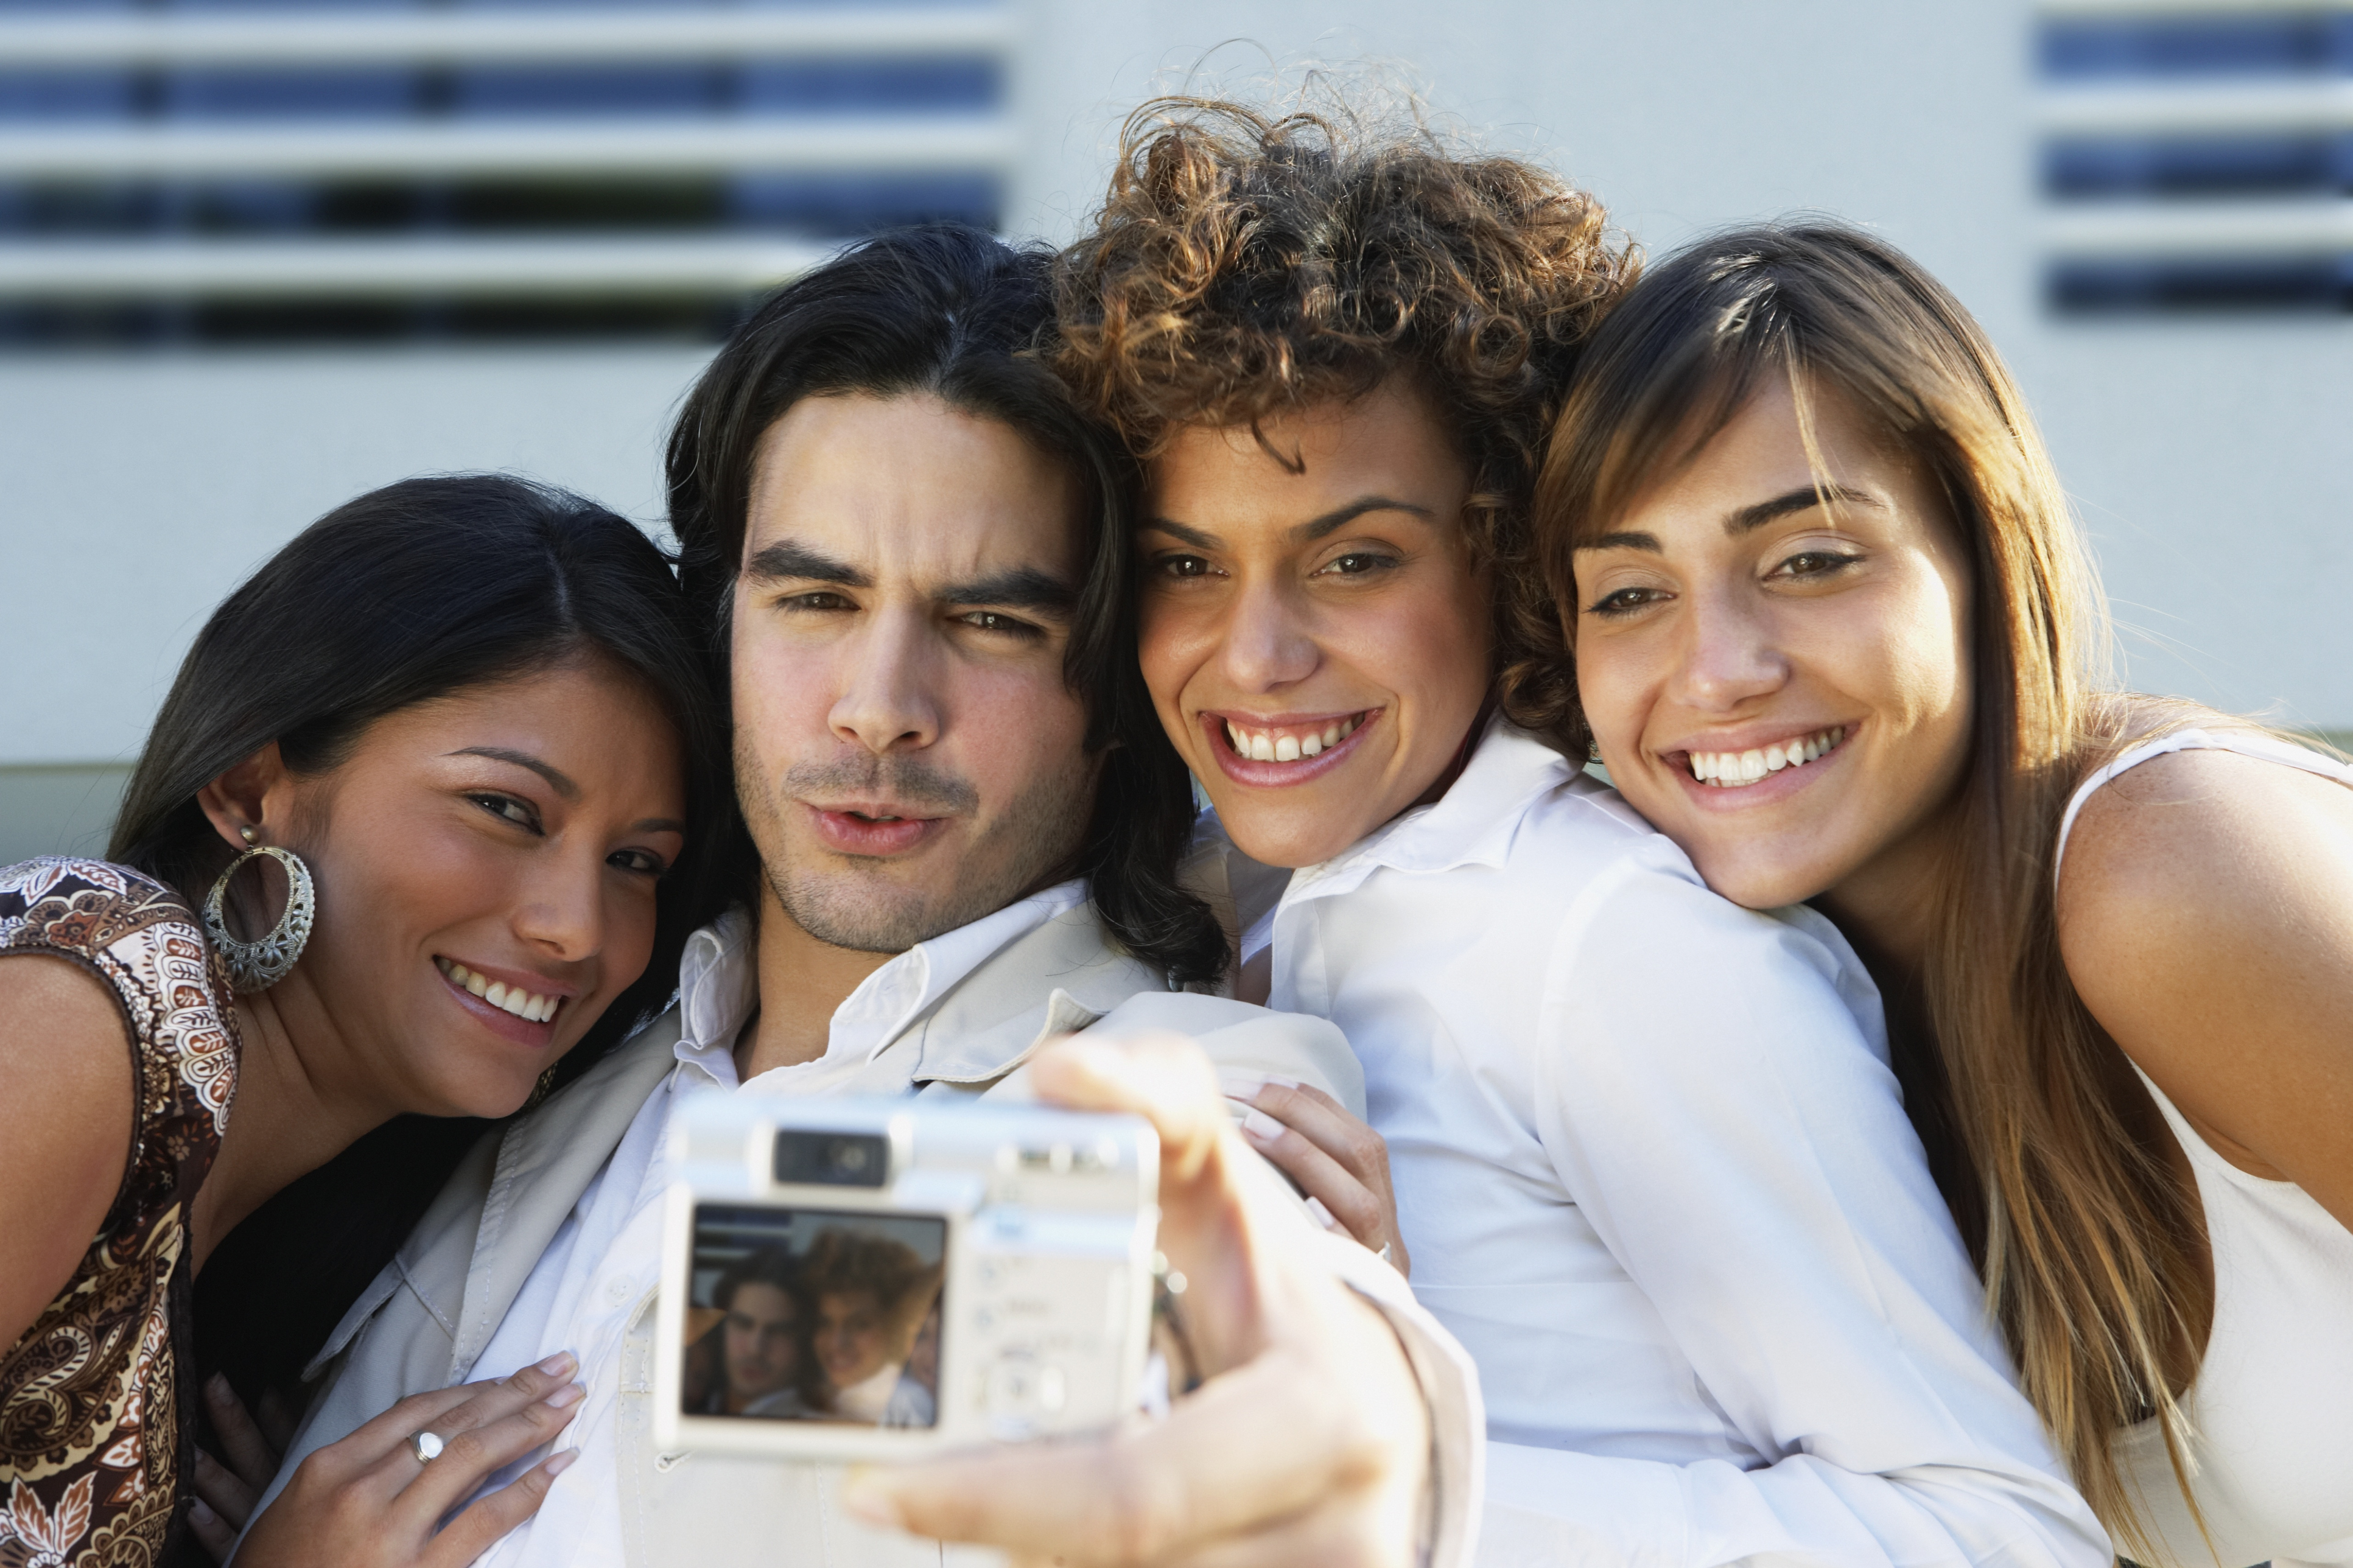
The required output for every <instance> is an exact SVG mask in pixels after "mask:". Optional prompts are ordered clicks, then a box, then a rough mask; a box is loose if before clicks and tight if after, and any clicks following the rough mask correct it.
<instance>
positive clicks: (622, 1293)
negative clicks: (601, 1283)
mask: <svg viewBox="0 0 2353 1568" xmlns="http://www.w3.org/2000/svg"><path fill="white" fill-rule="evenodd" d="M605 1294H606V1295H607V1296H609V1297H611V1298H612V1299H613V1300H615V1301H617V1302H618V1301H626V1300H628V1299H629V1282H628V1280H626V1279H616V1280H614V1281H613V1282H612V1283H611V1284H610V1285H607V1286H606V1287H605Z"/></svg>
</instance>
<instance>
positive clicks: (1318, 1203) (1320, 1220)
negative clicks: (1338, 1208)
mask: <svg viewBox="0 0 2353 1568" xmlns="http://www.w3.org/2000/svg"><path fill="white" fill-rule="evenodd" d="M1307 1212H1308V1213H1309V1214H1312V1215H1314V1216H1315V1223H1316V1224H1317V1225H1320V1226H1323V1227H1324V1229H1325V1230H1337V1229H1339V1228H1340V1222H1339V1221H1338V1220H1336V1219H1334V1218H1333V1217H1332V1211H1331V1210H1330V1209H1327V1208H1325V1207H1324V1200H1323V1199H1322V1198H1309V1199H1308V1200H1307Z"/></svg>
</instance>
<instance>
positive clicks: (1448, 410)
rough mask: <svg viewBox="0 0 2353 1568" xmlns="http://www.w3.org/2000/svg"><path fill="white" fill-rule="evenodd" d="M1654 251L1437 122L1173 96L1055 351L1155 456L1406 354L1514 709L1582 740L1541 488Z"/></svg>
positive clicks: (1064, 270)
mask: <svg viewBox="0 0 2353 1568" xmlns="http://www.w3.org/2000/svg"><path fill="white" fill-rule="evenodd" d="M1639 266H1640V261H1639V254H1638V252H1637V251H1636V250H1635V248H1634V247H1633V246H1632V245H1631V244H1630V243H1628V242H1627V241H1625V240H1624V239H1623V238H1622V237H1616V236H1613V235H1612V234H1611V233H1610V232H1609V228H1608V226H1607V220H1606V216H1605V215H1604V213H1603V212H1602V208H1601V205H1600V203H1599V202H1598V201H1596V200H1595V199H1594V198H1593V197H1591V196H1589V195H1586V194H1585V193H1584V192H1582V191H1579V190H1577V189H1576V188H1575V187H1573V186H1571V185H1570V184H1567V182H1566V181H1564V180H1562V179H1560V178H1559V177H1558V176H1557V175H1555V174H1551V173H1549V172H1548V171H1546V170H1544V169H1541V168H1538V167H1536V166H1535V165H1534V164H1532V163H1525V162H1522V161H1520V160H1517V159H1513V158H1504V157H1495V156H1477V157H1470V156H1458V155H1456V154H1455V153H1452V152H1451V151H1450V150H1449V149H1448V147H1447V146H1446V145H1445V144H1444V143H1443V142H1441V141H1440V139H1439V138H1438V137H1437V136H1436V135H1435V134H1434V133H1432V132H1430V130H1429V129H1428V128H1427V127H1426V126H1424V125H1422V124H1420V123H1419V122H1416V123H1414V124H1412V125H1411V126H1410V127H1409V128H1407V129H1401V130H1400V129H1391V128H1387V127H1382V126H1373V125H1367V124H1366V123H1364V122H1362V121H1358V120H1357V119H1356V118H1355V117H1354V116H1350V115H1346V114H1343V115H1340V116H1336V117H1335V116H1327V115H1324V114H1317V113H1311V112H1304V111H1301V112H1293V113H1289V114H1283V115H1281V116H1279V117H1278V116H1274V115H1271V114H1269V113H1265V112H1261V110H1256V109H1252V108H1250V107H1249V106H1248V105H1245V104H1240V103H1234V102H1228V101H1221V100H1210V99H1201V98H1189V97H1172V98H1163V99H1158V100H1154V101H1153V102H1150V103H1147V104H1145V105H1144V107H1142V108H1141V109H1138V110H1136V111H1135V112H1134V114H1132V115H1130V116H1129V117H1128V120H1127V122H1126V124H1125V126H1124V128H1123V130H1122V132H1121V136H1120V155H1119V165H1118V169H1117V172H1116V173H1115V174H1113V177H1112V185H1111V193H1110V195H1109V197H1108V198H1107V199H1106V200H1105V202H1104V205H1103V212H1102V214H1101V215H1100V216H1098V218H1097V220H1096V222H1095V225H1094V227H1093V229H1092V232H1091V233H1089V234H1088V235H1086V236H1085V237H1083V238H1082V239H1081V240H1079V242H1078V243H1077V244H1075V245H1073V246H1071V247H1070V248H1069V249H1068V250H1066V251H1064V252H1063V254H1062V257H1061V263H1060V267H1059V268H1058V269H1057V277H1056V308H1057V315H1058V317H1059V323H1058V325H1059V332H1058V339H1057V342H1056V343H1055V344H1054V345H1053V347H1052V350H1051V353H1052V363H1053V365H1054V368H1055V370H1056V371H1057V372H1059V373H1060V375H1061V376H1062V378H1063V379H1064V380H1065V381H1066V382H1068V383H1069V384H1071V388H1072V389H1073V390H1074V391H1075V392H1076V394H1077V395H1078V396H1079V398H1080V400H1081V401H1082V403H1083V404H1085V405H1087V406H1088V407H1089V408H1090V409H1091V411H1092V412H1093V413H1094V414H1095V415H1096V416H1099V417H1100V418H1102V419H1103V420H1104V421H1106V422H1107V423H1109V424H1110V425H1111V426H1113V428H1115V429H1116V430H1118V431H1119V433H1120V435H1121V436H1122V437H1124V439H1125V441H1126V443H1127V445H1128V447H1129V450H1130V451H1132V452H1133V453H1134V455H1135V456H1136V457H1137V458H1141V459H1145V460H1149V459H1150V458H1154V457H1155V456H1157V455H1158V454H1159V453H1160V452H1162V451H1164V450H1165V449H1166V447H1167V445H1168V443H1169V442H1170V441H1171V440H1172V439H1173V438H1174V437H1175V436H1176V434H1177V433H1178V432H1179V431H1180V430H1182V429H1184V428H1185V427H1187V426H1219V427H1225V428H1234V427H1240V426H1250V428H1251V429H1252V430H1253V431H1254V432H1255V431H1256V430H1257V428H1258V426H1260V424H1261V421H1263V420H1265V419H1267V418H1269V417H1271V416H1274V415H1276V414H1278V413H1280V412H1283V411H1287V410H1296V409H1301V408H1304V407H1305V406H1307V405H1311V404H1316V403H1323V402H1329V401H1335V400H1337V401H1341V402H1346V401H1349V400H1352V399H1355V398H1357V397H1361V396H1363V395H1366V394H1367V393H1370V392H1371V391H1373V390H1374V389H1375V388H1377V387H1378V386H1380V385H1381V384H1384V383H1386V382H1388V381H1390V380H1392V379H1393V378H1397V377H1399V376H1402V377H1404V378H1406V380H1407V381H1409V383H1410V384H1412V385H1413V386H1415V387H1416V388H1417V389H1418V390H1419V391H1420V392H1421V393H1422V394H1423V395H1424V396H1425V397H1426V399H1427V401H1428V404H1429V405H1430V408H1431V410H1432V411H1433V412H1434V413H1436V414H1437V416H1439V417H1440V420H1441V421H1443V422H1444V423H1445V425H1446V426H1447V429H1448V434H1449V436H1450V437H1451V440H1452V442H1453V444H1454V447H1455V449H1456V451H1457V452H1458V453H1459V454H1460V455H1461V457H1462V458H1463V460H1464V461H1465V462H1466V463H1467V464H1468V465H1469V467H1470V468H1471V474H1472V480H1471V484H1472V495H1471V499H1470V501H1469V502H1468V504H1467V505H1466V506H1465V508H1464V510H1463V522H1464V525H1465V527H1466V528H1467V529H1468V530H1469V533H1470V539H1471V542H1472V548H1473V550H1474V552H1476V558H1477V559H1478V561H1479V562H1480V563H1481V564H1482V566H1485V567H1487V568H1489V569H1490V570H1491V571H1492V573H1493V578H1492V580H1493V583H1494V584H1495V605H1494V649H1495V652H1494V661H1495V666H1494V669H1493V679H1494V685H1495V689H1496V691H1497V693H1498V695H1499V697H1500V699H1501V700H1502V702H1503V706H1504V711H1505V712H1506V713H1507V714H1508V715H1509V716H1510V717H1512V718H1513V719H1514V720H1515V721H1518V722H1520V723H1522V724H1525V725H1526V726H1528V727H1529V728H1530V729H1533V730H1535V731H1538V732H1540V733H1543V734H1545V735H1546V736H1547V737H1549V738H1550V739H1551V740H1553V742H1555V743H1556V744H1558V745H1560V746H1561V747H1562V748H1563V749H1564V750H1567V751H1569V752H1571V753H1572V754H1573V755H1577V756H1580V757H1581V756H1583V755H1584V753H1585V747H1586V745H1587V737H1586V732H1585V725H1584V720H1583V718H1582V716H1581V714H1580V713H1579V711H1578V710H1577V703H1576V698H1575V689H1574V683H1573V681H1571V680H1569V679H1567V677H1566V675H1565V673H1564V672H1565V670H1566V668H1567V660H1566V656H1565V653H1564V651H1563V643H1562V636H1561V629H1560V626H1559V621H1558V617H1557V615H1556V611H1555V610H1554V608H1553V606H1552V605H1551V603H1550V601H1549V599H1548V598H1547V596H1546V594H1545V592H1544V588H1543V583H1542V574H1541V573H1539V572H1537V571H1536V570H1535V565H1534V563H1533V561H1532V560H1531V558H1530V554H1529V547H1530V538H1529V526H1528V513H1529V498H1530V495H1531V492H1532V490H1533V489H1534V487H1535V475H1536V469H1537V466H1538V463H1539V462H1540V460H1541V458H1542V453H1543V447H1544V440H1545V436H1546V432H1547V431H1548V430H1549V429H1550V427H1551V425H1552V421H1553V417H1554V415H1555V414H1556V411H1557V408H1558V404H1559V395H1560V390H1561V387H1562V385H1563V383H1564V382H1565V381H1566V380H1567V374H1568V372H1569V370H1570V368H1571V366H1572V363H1573V362H1574V360H1575V358H1576V355H1577V349H1578V346H1579V345H1580V344H1581V343H1582V342H1583V341H1584V339H1585V337H1586V335H1587V334H1588V332H1589V331H1591V329H1592V327H1593V326H1594V324H1595V323H1596V322H1597V321H1599V319H1600V317H1601V315H1602V314H1603V312H1604V311H1605V310H1607V309H1608V308H1609V305H1610V303H1611V302H1612V301H1613V300H1616V298H1617V297H1618V296H1619V294H1620V293H1621V292H1622V291H1623V290H1624V289H1625V288H1626V287H1627V286H1628V285H1629V284H1630V283H1631V282H1632V280H1633V278H1634V275H1635V273H1636V271H1637V269H1638V268H1639ZM1261 444H1263V437H1261ZM1270 451H1271V448H1270ZM1272 455H1274V456H1275V457H1277V458H1278V459H1279V460H1280V459H1281V458H1282V454H1280V453H1274V454H1272Z"/></svg>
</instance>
